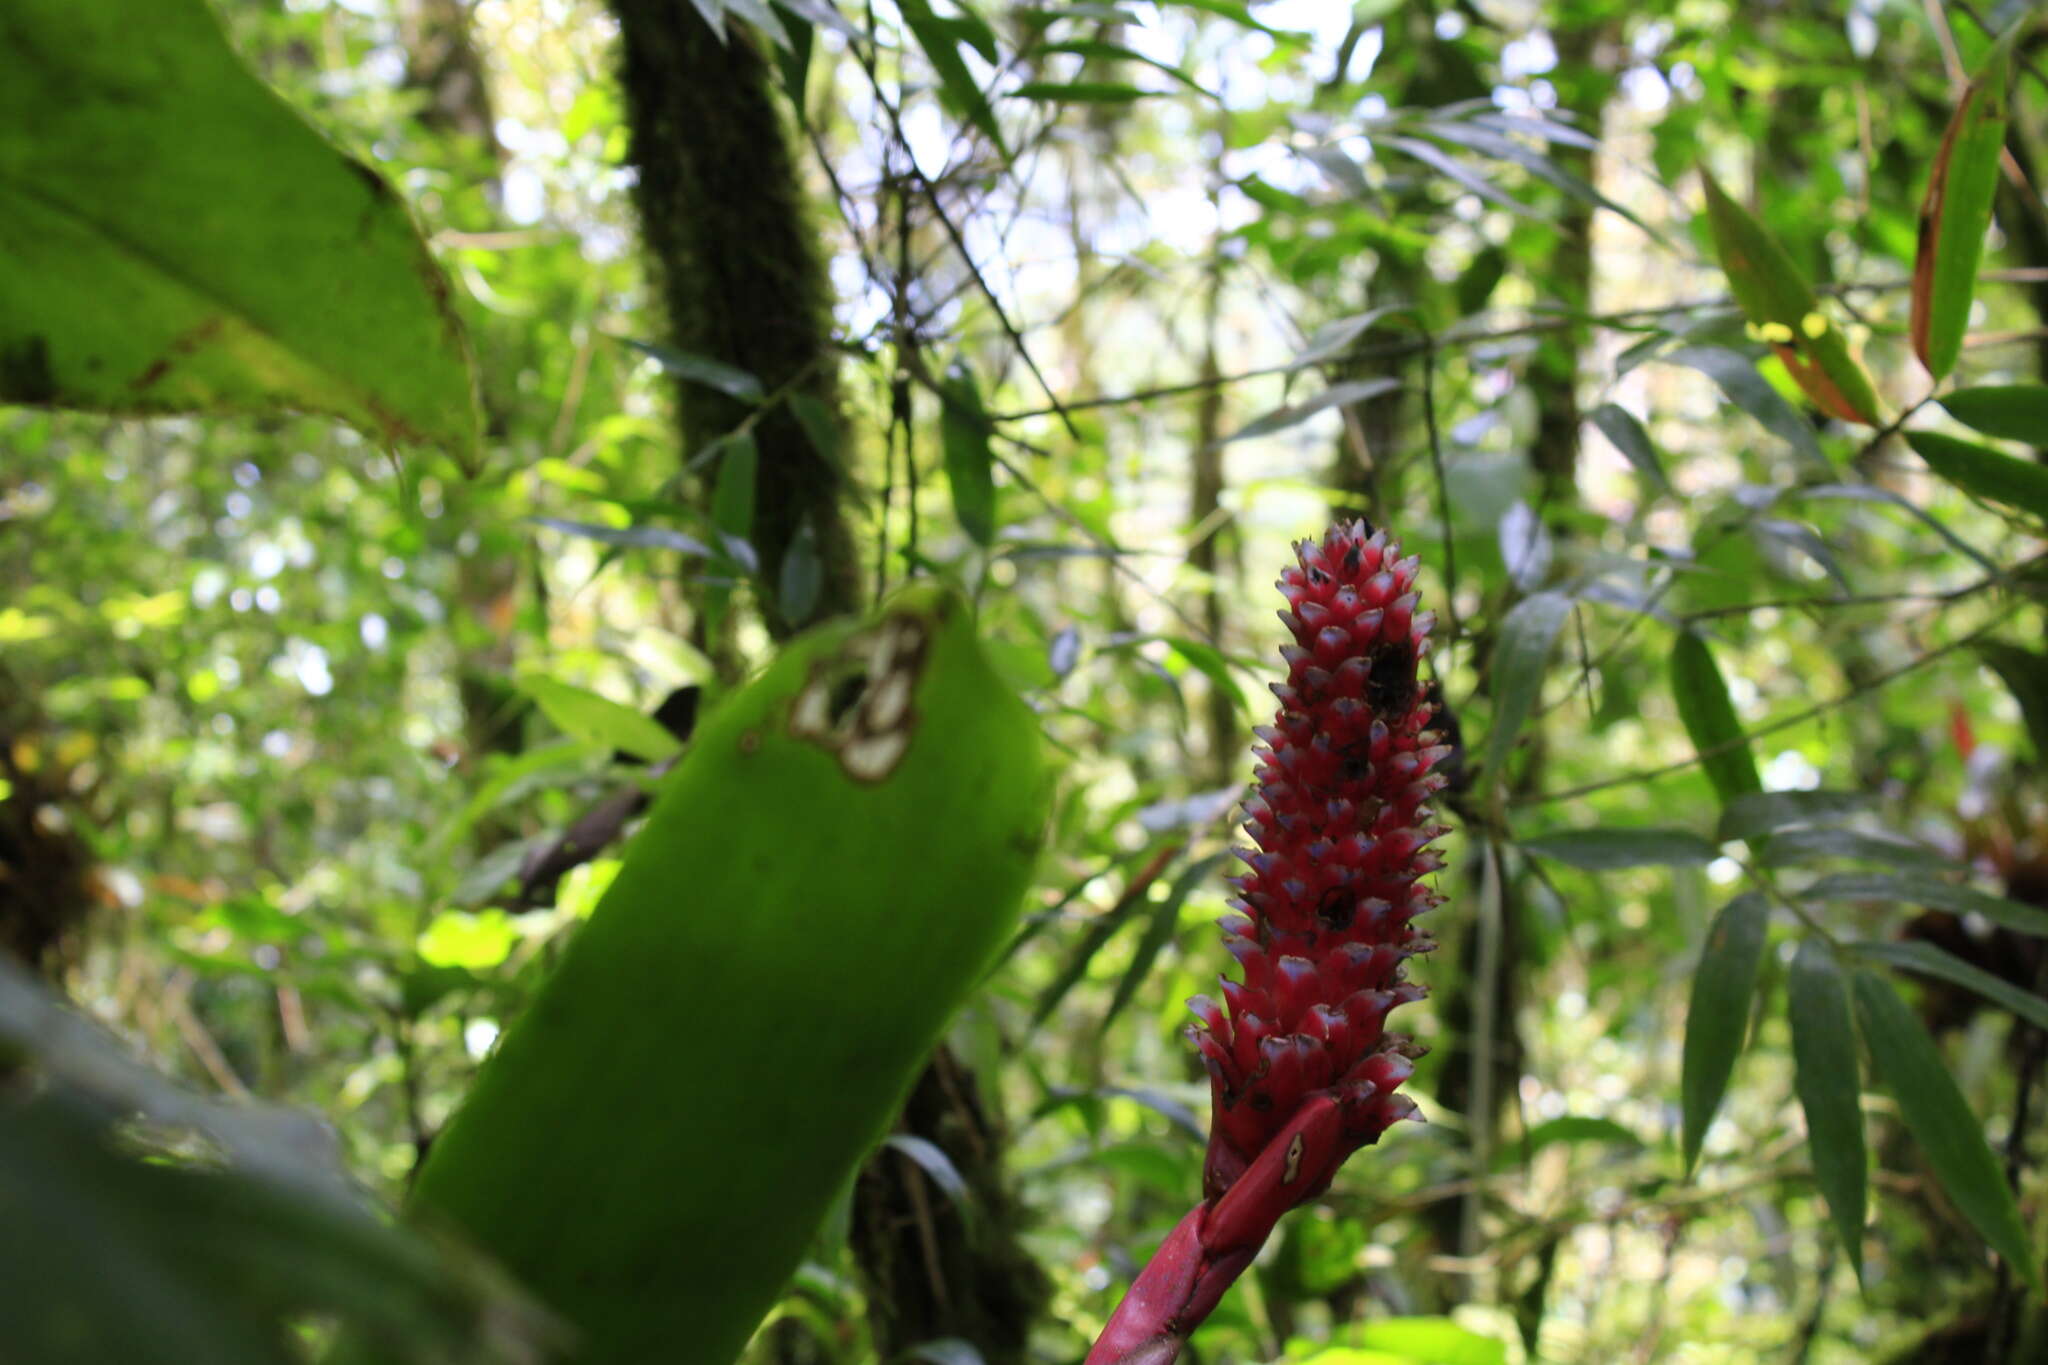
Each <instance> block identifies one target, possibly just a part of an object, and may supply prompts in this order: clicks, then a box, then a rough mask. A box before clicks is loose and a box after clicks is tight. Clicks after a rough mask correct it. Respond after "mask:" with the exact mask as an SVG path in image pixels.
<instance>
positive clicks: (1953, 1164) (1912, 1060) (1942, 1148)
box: [1855, 971, 2041, 1293]
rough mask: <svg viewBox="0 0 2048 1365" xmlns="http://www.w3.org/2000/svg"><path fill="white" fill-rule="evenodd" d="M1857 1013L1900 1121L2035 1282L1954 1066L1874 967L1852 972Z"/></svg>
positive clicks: (1968, 1212)
mask: <svg viewBox="0 0 2048 1365" xmlns="http://www.w3.org/2000/svg"><path fill="white" fill-rule="evenodd" d="M1855 995H1856V1013H1857V1017H1858V1018H1859V1019H1860V1020H1861V1021H1862V1024H1863V1037H1864V1039H1865V1041H1866V1042H1868V1043H1869V1044H1870V1055H1871V1057H1872V1059H1873V1061H1874V1062H1875V1064H1876V1067H1877V1074H1878V1075H1879V1077H1881V1078H1882V1079H1883V1081H1884V1084H1885V1088H1886V1089H1887V1090H1889V1091H1890V1092H1891V1094H1892V1098H1893V1099H1895V1100H1897V1101H1898V1105H1899V1112H1900V1113H1901V1114H1902V1115H1903V1116H1904V1117H1905V1120H1906V1127H1907V1128H1909V1129H1910V1130H1912V1133H1913V1139H1914V1141H1915V1142H1917V1143H1918V1144H1919V1145H1920V1151H1921V1153H1922V1154H1923V1155H1925V1156H1926V1158H1927V1164H1928V1165H1929V1166H1932V1167H1933V1168H1934V1173H1935V1175H1936V1176H1937V1177H1939V1179H1940V1180H1941V1184H1942V1188H1943V1189H1945V1190H1947V1191H1948V1195H1949V1198H1951V1199H1953V1200H1954V1201H1955V1204H1956V1207H1957V1208H1959V1209H1961V1210H1962V1212H1963V1215H1964V1217H1966V1218H1968V1219H1969V1220H1970V1225H1971V1226H1972V1227H1974V1228H1976V1229H1977V1231H1978V1233H1979V1234H1980V1235H1981V1236H1982V1237H1983V1238H1984V1240H1985V1241H1986V1242H1987V1243H1989V1244H1990V1246H1991V1248H1992V1250H1994V1251H1996V1252H1997V1253H1998V1254H1999V1255H2001V1256H2003V1257H2005V1259H2006V1261H2007V1263H2008V1264H2010V1265H2011V1266H2013V1267H2014V1268H2015V1269H2016V1270H2018V1271H2019V1273H2020V1276H2021V1278H2022V1279H2024V1280H2026V1281H2027V1282H2028V1283H2029V1284H2031V1285H2033V1286H2034V1288H2035V1291H2036V1292H2037V1293H2038V1292H2039V1291H2040V1287H2041V1279H2040V1270H2039V1268H2038V1267H2037V1266H2036V1265H2035V1263H2034V1256H2033V1251H2032V1249H2031V1247H2030V1245H2029V1242H2028V1238H2027V1229H2026V1225H2025V1223H2023V1222H2022V1221H2021V1219H2020V1212H2019V1208H2018V1207H2017V1206H2016V1205H2015V1204H2014V1202H2013V1197H2012V1190H2011V1188H2010V1187H2009V1186H2007V1185H2006V1183H2005V1172H2003V1171H2002V1170H2000V1169H1999V1165H1998V1158H1997V1157H1996V1156H1994V1155H1992V1152H1991V1145H1990V1144H1989V1143H1988V1142H1986V1141H1985V1140H1984V1125H1983V1124H1982V1123H1980V1122H1979V1121H1978V1119H1977V1116H1976V1114H1974V1113H1972V1112H1971V1110H1970V1105H1969V1102H1968V1101H1967V1100H1965V1099H1964V1098H1963V1092H1962V1091H1961V1090H1960V1089H1958V1088H1957V1086H1956V1081H1955V1073H1954V1071H1953V1070H1952V1069H1951V1068H1950V1067H1949V1064H1948V1062H1947V1061H1946V1060H1944V1059H1943V1057H1942V1055H1941V1050H1940V1049H1939V1048H1937V1047H1935V1045H1934V1040H1933V1039H1931V1038H1929V1037H1928V1036H1927V1030H1926V1029H1925V1028H1923V1027H1921V1024H1920V1021H1919V1020H1918V1019H1917V1018H1915V1017H1914V1015H1913V1012H1912V1011H1911V1010H1909V1009H1907V1008H1906V1003H1905V1001H1903V1000H1901V999H1899V995H1898V992H1897V991H1895V990H1893V989H1892V986H1891V983H1890V982H1888V981H1886V980H1885V979H1884V978H1883V977H1881V976H1878V975H1877V974H1876V973H1874V972H1869V971H1859V972H1857V973H1856V977H1855Z"/></svg>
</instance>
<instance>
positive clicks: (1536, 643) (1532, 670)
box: [1485, 592, 1572, 777]
mask: <svg viewBox="0 0 2048 1365" xmlns="http://www.w3.org/2000/svg"><path fill="white" fill-rule="evenodd" d="M1571 609H1572V602H1571V599H1570V598H1569V597H1566V596H1565V595H1564V594H1563V593H1560V592H1539V593H1534V594H1532V595H1530V596H1528V597H1525V598H1523V599H1522V600H1521V601H1519V602H1517V603H1515V605H1514V609H1513V610H1511V611H1510V612H1508V614H1507V617H1506V618H1505V619H1504V620H1502V622H1501V623H1500V638H1499V639H1498V640H1496V641H1495V642H1494V646H1493V658H1492V661H1491V663H1490V664H1489V666H1488V671H1489V674H1490V676H1491V686H1492V691H1493V728H1492V730H1490V731H1489V732H1488V733H1487V736H1486V764H1485V767H1486V771H1487V772H1488V773H1489V774H1491V775H1493V776H1495V777H1498V776H1499V775H1500V773H1501V771H1502V766H1503V765H1504V764H1505V763H1506V762H1507V757H1508V754H1509V753H1510V752H1511V751H1512V750H1513V749H1514V747H1515V740H1516V738H1517V737H1518V736H1519V735H1520V734H1521V731H1522V725H1523V722H1525V721H1527V720H1528V719H1529V713H1530V712H1531V711H1532V710H1534V709H1535V707H1536V699H1537V697H1538V696H1540V695H1541V694H1542V691H1543V673H1544V669H1545V667H1546V666H1547V665H1548V664H1549V662H1550V651H1551V649H1552V647H1553V646H1555V645H1556V643H1557V633H1558V631H1560V630H1562V629H1563V628H1564V619H1565V617H1566V616H1568V615H1570V614H1571Z"/></svg>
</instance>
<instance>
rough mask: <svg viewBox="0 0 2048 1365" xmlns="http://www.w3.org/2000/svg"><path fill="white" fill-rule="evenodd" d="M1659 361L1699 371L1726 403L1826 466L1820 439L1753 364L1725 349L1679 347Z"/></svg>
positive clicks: (1807, 457) (1748, 359) (1811, 458)
mask: <svg viewBox="0 0 2048 1365" xmlns="http://www.w3.org/2000/svg"><path fill="white" fill-rule="evenodd" d="M1660 359H1663V360H1666V361H1669V362H1670V363H1671V364H1674V365H1685V366H1689V367H1691V368H1692V369H1695V370H1698V371H1699V372H1700V373H1701V374H1703V375H1705V376H1706V377H1707V378H1709V379H1711V380H1713V381H1714V383H1715V384H1716V385H1717V386H1718V387H1719V388H1720V390H1721V392H1722V393H1723V394H1724V395H1725V396H1726V397H1727V399H1728V401H1729V402H1731V403H1733V404H1734V405H1735V406H1736V407H1738V408H1741V409H1742V410H1743V411H1744V412H1746V413H1748V414H1749V415H1750V416H1751V417H1754V418H1755V419H1756V420H1757V422H1758V423H1759V424H1761V425H1762V426H1763V428H1764V430H1766V431H1768V432H1770V433H1771V434H1772V435H1773V436H1777V437H1779V438H1781V439H1782V440H1784V441H1785V443H1786V444H1788V445H1790V446H1791V447H1792V449H1793V450H1795V451H1797V452H1798V453H1799V455H1800V457H1801V458H1803V459H1805V460H1807V461H1808V462H1810V463H1812V464H1815V465H1826V464H1827V462H1828V460H1827V456H1825V455H1823V454H1822V453H1821V449H1820V439H1819V438H1818V437H1816V436H1815V435H1814V434H1813V424H1812V423H1811V422H1808V421H1807V420H1806V419H1805V418H1804V417H1801V416H1800V415H1799V413H1798V412H1797V411H1796V410H1795V409H1794V408H1793V406H1792V405H1791V404H1790V403H1788V402H1786V401H1785V399H1784V397H1783V395H1781V394H1780V393H1779V392H1778V391H1777V390H1776V389H1774V388H1772V387H1771V385H1770V381H1768V380H1766V379H1765V378H1764V377H1763V376H1762V375H1761V374H1758V373H1757V368H1756V363H1755V362H1754V361H1752V360H1751V359H1750V358H1749V357H1748V356H1746V355H1743V354H1742V353H1741V352H1740V351H1731V350H1729V349H1728V348H1727V347H1725V346H1681V347H1679V348H1678V349H1677V350H1675V351H1672V352H1670V353H1669V354H1668V355H1665V356H1662V357H1660Z"/></svg>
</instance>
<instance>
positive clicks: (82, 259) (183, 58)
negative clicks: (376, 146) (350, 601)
mask: <svg viewBox="0 0 2048 1365" xmlns="http://www.w3.org/2000/svg"><path fill="white" fill-rule="evenodd" d="M0 260H4V261H5V262H6V268H5V269H4V270H0V401H8V402H17V403H51V404H58V405H62V406H67V407H83V408H92V409H96V410H100V411H106V412H123V413H159V412H182V411H195V410H198V411H213V410H234V411H272V410H277V409H282V408H297V409H304V410H307V411H312V412H322V413H329V414H332V415H334V416H338V417H341V418H344V419H346V420H348V421H350V422H352V423H354V424H356V425H357V426H359V427H361V428H363V430H365V431H367V432H370V433H372V434H374V435H376V436H377V437H378V438H380V439H381V440H384V441H389V442H407V441H428V442H432V443H435V444H437V445H440V446H442V447H443V448H445V449H447V450H449V451H451V452H453V453H454V454H455V455H456V456H457V457H458V458H459V459H463V460H468V459H469V458H471V456H472V454H473V452H474V450H475V447H476V443H477V433H478V428H477V409H476V400H475V397H474V393H473V388H474V386H473V382H472V378H471V374H470V364H469V357H468V348H467V346H466V344H465V343H464V340H463V336H462V332H461V329H460V328H459V327H458V325H457V324H456V320H455V315H454V313H453V312H452V311H451V309H450V307H449V303H448V290H447V284H446V282H445V281H444V280H443V278H442V276H441V273H440V271H439V270H438V269H437V268H436V266H435V265H434V263H433V261H432V260H431V259H430V258H429V256H428V255H427V250H426V247H425V245H424V244H423V243H422V242H421V240H420V237H419V234H418V232H417V231H416V230H415V229H414V227H413V224H412V220H411V218H410V216H409V215H408V214H407V212H406V209H405V206H404V205H403V204H402V203H401V202H400V201H399V199H398V197H397V196H396V195H395V194H394V193H393V192H392V190H391V188H390V186H388V185H387V184H385V182H384V180H383V179H382V177H380V176H379V175H378V174H377V173H376V172H375V171H373V170H371V169H370V168H369V167H367V166H365V165H363V164H362V163H361V162H359V161H356V160H353V159H352V158H350V157H348V156H346V155H344V154H343V153H341V152H340V151H338V150H336V149H335V148H334V147H333V146H331V145H329V144H328V143H327V142H326V141H325V140H323V139H322V138H321V137H320V135H319V134H318V133H316V132H314V131H313V129H312V127H311V126H309V125H308V124H307V123H306V122H305V120H303V119H302V118H300V117H299V116H298V115H297V114H296V113H294V112H293V111H292V110H291V109H290V108H288V107H287V106H286V105H285V104H284V103H283V102H282V101H280V100H279V99H278V98H277V97H276V96H275V95H273V94H271V92H270V91H269V90H267V89H266V88H264V86H263V85H262V84H261V83H260V82H258V81H257V80H256V78H255V77H254V76H252V75H251V74H250V73H249V71H248V70H247V69H246V68H245V67H244V66H243V65H242V63H241V61H240V60H239V59H238V58H237V57H236V56H235V54H234V53H233V52H232V51H231V50H230V49H229V47H228V44H227V40H226V38H225V37H224V36H223V35H222V33H221V31H220V26H219V24H218V23H217V22H216V21H215V19H214V16H213V12H212V10H211V9H210V8H208V6H207V5H206V4H205V3H204V0H94V3H90V4H88V3H82V2H81V0H13V2H12V3H10V4H8V5H7V6H5V7H4V8H0Z"/></svg>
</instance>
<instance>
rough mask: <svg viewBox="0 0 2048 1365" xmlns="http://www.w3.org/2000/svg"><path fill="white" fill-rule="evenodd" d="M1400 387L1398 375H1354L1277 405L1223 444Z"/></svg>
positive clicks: (1242, 439)
mask: <svg viewBox="0 0 2048 1365" xmlns="http://www.w3.org/2000/svg"><path fill="white" fill-rule="evenodd" d="M1400 387H1401V381H1400V380H1398V379H1354V380H1350V381H1348V382H1346V383H1342V384H1332V385H1330V387H1329V388H1327V389H1324V390H1323V391H1322V392H1321V393H1319V394H1315V395H1314V396H1312V397H1309V398H1304V399H1303V400H1302V401H1301V402H1299V403H1291V404H1289V405H1288V406H1286V407H1284V408H1275V409H1273V411H1271V412H1269V413H1267V414H1266V415H1265V416H1263V417H1258V418H1255V419H1253V420H1252V421H1250V422H1247V423H1245V424H1244V425H1243V426H1242V427H1240V428H1238V429H1237V430H1236V431H1234V432H1232V433H1231V434H1230V435H1228V436H1226V437H1224V438H1223V440H1222V441H1221V442H1220V444H1223V445H1228V444H1229V443H1230V442H1232V441H1245V440H1249V439H1251V438H1252V437H1254V436H1270V435H1272V434H1273V433H1274V432H1276V431H1285V430H1286V429H1287V428H1288V427H1291V426H1297V425H1299V424H1300V423H1302V422H1305V421H1307V420H1308V419H1309V418H1311V417H1313V416H1315V415H1316V414H1317V413H1319V412H1324V411H1327V410H1328V409H1330V408H1334V407H1338V406H1341V405H1344V404H1348V403H1363V402H1364V401H1365V400H1366V399H1368V398H1377V397H1379V396H1380V395H1381V394H1383V393H1391V392H1392V391H1393V390H1395V389H1398V388H1400Z"/></svg>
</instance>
